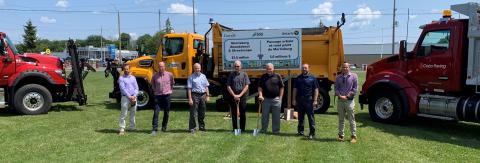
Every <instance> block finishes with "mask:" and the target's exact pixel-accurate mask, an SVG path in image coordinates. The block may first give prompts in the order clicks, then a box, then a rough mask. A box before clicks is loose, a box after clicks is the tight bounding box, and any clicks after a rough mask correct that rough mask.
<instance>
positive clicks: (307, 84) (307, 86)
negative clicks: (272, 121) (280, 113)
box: [295, 73, 318, 97]
mask: <svg viewBox="0 0 480 163" xmlns="http://www.w3.org/2000/svg"><path fill="white" fill-rule="evenodd" d="M295 88H296V89H297V97H307V96H309V97H313V94H314V92H315V89H317V88H318V81H317V79H316V78H315V77H314V76H313V75H312V74H310V73H309V74H307V75H304V74H301V75H298V77H297V79H296V80H295Z"/></svg>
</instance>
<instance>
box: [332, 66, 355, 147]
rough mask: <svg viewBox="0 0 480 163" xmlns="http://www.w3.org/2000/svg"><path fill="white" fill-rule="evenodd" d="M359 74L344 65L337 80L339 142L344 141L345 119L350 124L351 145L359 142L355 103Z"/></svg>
mask: <svg viewBox="0 0 480 163" xmlns="http://www.w3.org/2000/svg"><path fill="white" fill-rule="evenodd" d="M357 82H358V77H357V74H355V73H352V72H350V64H349V63H347V62H345V63H343V65H342V73H341V74H339V75H338V76H337V78H336V80H335V96H337V97H338V102H337V110H338V138H337V139H338V140H339V141H343V140H344V125H345V118H347V119H348V120H349V122H350V132H351V138H352V139H351V140H350V142H351V143H356V142H357V133H356V130H357V126H356V124H355V101H354V100H353V99H354V97H355V94H356V93H357Z"/></svg>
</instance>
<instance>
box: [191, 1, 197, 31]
mask: <svg viewBox="0 0 480 163" xmlns="http://www.w3.org/2000/svg"><path fill="white" fill-rule="evenodd" d="M192 3H193V7H192V12H193V33H197V32H196V31H195V0H192Z"/></svg>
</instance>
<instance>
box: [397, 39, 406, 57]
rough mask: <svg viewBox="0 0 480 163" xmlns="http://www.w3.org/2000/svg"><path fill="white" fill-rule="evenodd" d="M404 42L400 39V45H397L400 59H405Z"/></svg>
mask: <svg viewBox="0 0 480 163" xmlns="http://www.w3.org/2000/svg"><path fill="white" fill-rule="evenodd" d="M406 42H407V41H405V40H402V41H400V47H398V56H399V57H400V60H404V59H405V52H406V47H405V45H406Z"/></svg>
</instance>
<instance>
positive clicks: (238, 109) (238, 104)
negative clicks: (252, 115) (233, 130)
mask: <svg viewBox="0 0 480 163" xmlns="http://www.w3.org/2000/svg"><path fill="white" fill-rule="evenodd" d="M236 103H237V117H240V101H236Z"/></svg>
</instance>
